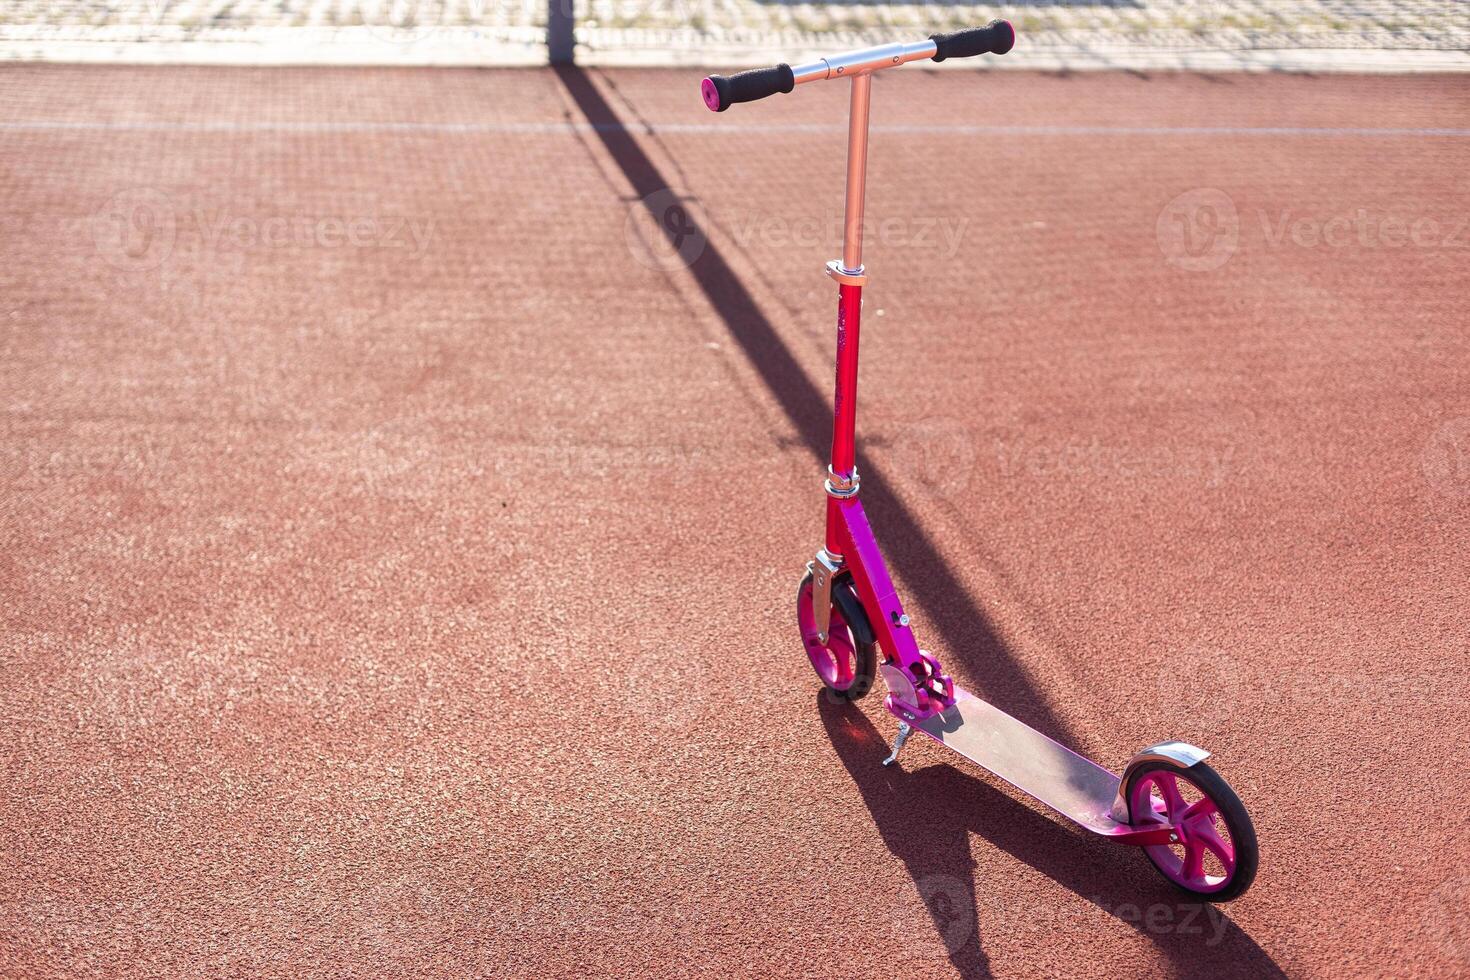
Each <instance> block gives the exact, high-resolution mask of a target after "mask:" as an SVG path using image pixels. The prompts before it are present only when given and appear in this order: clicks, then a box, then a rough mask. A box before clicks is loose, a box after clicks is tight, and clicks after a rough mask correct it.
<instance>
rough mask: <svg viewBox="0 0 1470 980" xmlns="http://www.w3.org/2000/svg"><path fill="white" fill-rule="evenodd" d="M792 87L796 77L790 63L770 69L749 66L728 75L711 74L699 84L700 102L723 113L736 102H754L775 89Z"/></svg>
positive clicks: (788, 89)
mask: <svg viewBox="0 0 1470 980" xmlns="http://www.w3.org/2000/svg"><path fill="white" fill-rule="evenodd" d="M794 88H796V76H795V75H793V74H792V73H791V66H790V65H784V64H783V65H777V66H776V67H774V68H752V69H751V70H750V71H741V72H736V73H735V74H733V75H731V76H730V77H729V78H726V77H725V76H724V75H711V76H710V77H709V78H706V79H705V80H704V82H703V83H702V84H701V85H700V92H701V93H702V94H703V95H704V104H705V105H707V106H709V107H710V108H711V109H713V110H714V111H715V112H724V111H725V110H726V109H728V108H730V107H731V106H732V105H734V104H735V103H737V102H754V101H755V100H756V99H764V98H765V97H766V96H768V95H775V94H776V93H778V92H790V91H791V90H792V89H794Z"/></svg>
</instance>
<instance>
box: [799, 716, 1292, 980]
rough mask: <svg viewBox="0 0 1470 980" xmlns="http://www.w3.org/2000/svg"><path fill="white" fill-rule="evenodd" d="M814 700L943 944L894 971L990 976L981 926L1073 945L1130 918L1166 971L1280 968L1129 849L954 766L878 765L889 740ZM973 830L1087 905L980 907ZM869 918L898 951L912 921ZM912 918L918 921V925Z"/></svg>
mask: <svg viewBox="0 0 1470 980" xmlns="http://www.w3.org/2000/svg"><path fill="white" fill-rule="evenodd" d="M816 702H817V710H818V712H820V714H821V717H822V724H823V725H824V726H825V727H826V729H827V735H828V737H829V738H831V739H832V747H833V749H834V750H836V752H837V756H838V758H839V759H841V760H842V764H843V765H844V766H845V767H846V768H847V771H848V773H849V774H850V775H851V776H852V780H853V782H854V784H856V786H857V788H858V792H859V793H861V794H862V797H863V802H864V803H865V804H866V805H867V807H868V812H869V813H870V814H871V815H872V817H873V824H874V826H875V827H876V828H877V830H878V833H879V835H880V836H881V837H882V838H883V843H884V844H885V845H887V847H888V850H889V851H890V852H891V853H892V854H893V855H894V856H895V857H897V858H898V859H899V860H901V861H903V863H904V867H905V869H907V871H908V873H909V875H910V877H912V878H913V880H914V885H915V887H916V888H917V890H918V892H919V897H920V898H921V899H922V901H923V904H924V906H925V907H926V908H927V909H928V913H929V918H930V920H932V924H933V928H934V931H935V932H936V933H937V934H938V938H939V943H937V944H932V943H926V944H921V945H919V946H915V947H913V949H920V950H923V951H924V952H923V955H924V956H925V957H927V958H928V960H929V962H928V963H927V964H926V963H924V962H916V963H911V964H905V963H902V962H900V963H896V964H895V966H897V967H899V968H900V970H901V972H905V973H909V972H912V973H916V974H917V973H929V972H933V966H934V962H933V961H934V959H936V958H937V959H939V960H941V961H942V960H943V959H945V958H948V960H949V962H950V964H951V965H952V966H953V967H954V969H955V970H956V971H957V972H958V973H959V974H960V975H961V976H963V977H983V976H990V975H991V969H990V961H989V958H988V957H987V956H986V955H985V948H984V944H985V942H986V938H987V936H991V935H993V936H997V937H1005V936H1012V937H1023V939H1024V941H1027V942H1030V943H1036V942H1038V941H1044V942H1047V943H1050V944H1052V945H1054V946H1056V947H1058V948H1062V949H1065V948H1068V947H1073V948H1080V947H1081V945H1082V943H1083V942H1084V941H1085V939H1086V938H1087V935H1088V934H1089V933H1091V934H1096V933H1099V932H1103V933H1107V932H1109V931H1116V930H1119V929H1127V928H1130V927H1131V928H1132V929H1133V930H1134V931H1135V932H1138V933H1139V934H1141V935H1143V936H1146V937H1147V938H1148V939H1149V940H1150V941H1152V942H1153V943H1154V944H1155V945H1156V946H1157V947H1158V948H1159V950H1160V951H1161V952H1162V953H1163V954H1164V955H1165V956H1167V957H1168V958H1169V960H1170V962H1171V966H1172V969H1171V970H1170V971H1169V973H1170V975H1171V976H1178V977H1200V978H1205V977H1208V978H1216V977H1253V978H1254V977H1261V978H1270V977H1284V976H1285V975H1286V974H1285V973H1284V972H1283V971H1282V970H1281V968H1280V967H1279V966H1278V965H1277V964H1276V962H1275V961H1274V960H1273V959H1272V958H1271V956H1270V955H1269V954H1268V953H1267V952H1266V951H1265V950H1263V949H1261V947H1260V946H1258V945H1257V944H1256V942H1255V940H1253V939H1252V938H1251V937H1250V936H1249V935H1247V934H1246V933H1245V932H1244V931H1242V930H1241V928H1240V927H1239V926H1237V925H1236V924H1235V923H1234V922H1232V921H1231V920H1230V918H1229V917H1228V915H1227V914H1226V912H1224V911H1222V910H1221V909H1220V908H1219V907H1218V906H1214V905H1208V904H1204V903H1200V902H1195V901H1191V900H1190V899H1189V898H1188V897H1186V896H1184V895H1183V894H1182V893H1180V892H1178V891H1176V890H1175V889H1174V888H1173V886H1171V885H1169V884H1167V883H1166V882H1164V881H1163V879H1162V878H1160V877H1159V876H1158V875H1156V874H1155V873H1154V871H1153V869H1152V867H1150V865H1149V864H1148V859H1147V858H1146V857H1145V856H1144V855H1143V854H1142V853H1141V852H1140V851H1139V850H1137V849H1136V848H1132V847H1122V846H1119V845H1116V844H1108V843H1106V842H1104V841H1099V840H1094V839H1092V838H1091V837H1090V836H1088V835H1087V834H1085V833H1079V832H1076V831H1073V830H1072V829H1071V828H1069V827H1066V826H1064V825H1060V824H1058V823H1057V822H1056V821H1053V820H1049V819H1047V818H1046V817H1045V816H1042V815H1041V814H1039V813H1036V812H1035V811H1033V810H1030V809H1028V808H1026V807H1024V806H1022V805H1021V804H1020V803H1017V802H1016V801H1015V800H1013V799H1010V798H1008V797H1007V796H1005V794H1003V793H1001V792H1000V791H999V790H997V789H995V788H994V787H992V786H990V785H989V784H987V783H985V782H983V781H981V780H979V779H975V778H972V777H971V776H970V775H969V774H967V773H964V772H961V771H960V770H958V769H956V768H955V767H954V766H949V765H938V766H927V767H925V768H923V769H919V770H917V771H914V772H906V771H903V770H902V769H901V768H899V767H891V768H890V767H885V766H882V765H880V764H879V760H880V759H882V758H883V756H884V755H885V754H886V753H887V752H888V746H887V745H886V744H885V743H884V741H883V738H882V736H880V735H879V734H878V730H877V729H876V728H875V727H874V726H873V723H872V722H871V721H869V720H868V717H867V716H866V715H864V714H863V712H862V711H861V710H859V709H858V708H857V707H855V706H854V705H852V704H851V703H849V702H845V701H838V700H836V699H834V698H831V697H828V696H827V695H826V694H825V692H819V693H818V694H817V697H816ZM971 834H976V835H978V836H980V837H981V838H983V839H984V840H986V841H988V842H989V843H991V844H993V845H995V846H996V847H998V848H1000V849H1001V850H1002V851H1004V852H1005V853H1006V854H1008V855H1011V856H1012V857H1014V858H1016V859H1017V860H1019V861H1023V862H1025V863H1026V864H1027V865H1029V866H1030V867H1032V868H1035V869H1036V870H1038V871H1040V872H1041V873H1042V874H1044V875H1046V876H1047V877H1049V878H1051V879H1052V880H1053V881H1055V882H1057V883H1058V884H1059V885H1061V886H1063V887H1064V888H1067V889H1069V890H1070V891H1072V892H1074V893H1075V894H1077V895H1080V896H1082V897H1083V898H1084V899H1086V900H1087V902H1088V905H1087V906H1085V907H1084V908H1085V911H1082V912H1079V911H1078V910H1077V908H1076V907H1075V906H1074V907H1073V908H1071V909H1070V910H1065V911H1064V910H1059V909H1056V908H1036V907H1030V906H1026V907H1017V906H1002V907H996V906H995V905H994V904H992V907H991V909H990V911H988V912H986V913H977V907H978V905H979V902H978V901H977V896H976V890H977V882H976V873H975V865H974V862H973V861H972V860H971V857H970V835H971ZM876 918H877V919H878V921H880V922H893V923H894V924H895V925H897V926H898V927H899V928H898V930H897V935H896V936H893V937H888V938H893V939H894V940H895V942H894V948H895V949H896V950H901V949H903V948H904V947H905V943H904V942H903V939H904V938H905V937H906V936H907V935H909V934H912V932H913V929H905V928H904V927H905V926H906V925H907V923H904V922H902V921H895V920H894V918H893V916H887V917H876ZM920 925H923V923H922V920H921V921H920V922H917V923H914V926H915V927H917V926H920ZM876 938H877V939H879V940H880V941H881V940H883V939H884V938H885V937H883V936H879V937H876ZM906 967H907V969H905V968H906Z"/></svg>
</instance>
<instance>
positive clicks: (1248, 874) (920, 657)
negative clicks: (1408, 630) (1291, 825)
mask: <svg viewBox="0 0 1470 980" xmlns="http://www.w3.org/2000/svg"><path fill="white" fill-rule="evenodd" d="M1014 43H1015V31H1014V30H1013V29H1012V28H1011V25H1010V24H1008V23H1006V22H1005V21H1000V20H997V21H992V22H991V23H990V24H988V25H986V26H985V27H980V28H974V29H971V30H967V31H958V32H955V33H953V34H935V35H932V36H931V37H930V38H929V39H928V40H927V41H920V42H915V43H910V44H888V45H880V46H878V47H873V48H865V49H862V50H859V51H850V52H847V53H845V54H841V55H836V56H833V57H830V58H823V59H821V60H820V61H816V62H812V63H810V64H804V65H798V66H796V67H794V68H793V67H792V66H790V65H785V64H782V65H777V66H775V67H773V68H763V69H755V70H752V71H746V72H741V73H739V74H736V75H732V76H730V77H728V78H726V77H723V76H720V75H712V76H710V77H709V78H706V79H705V80H704V82H703V84H702V86H701V93H702V95H703V97H704V101H705V104H706V105H707V106H708V107H709V108H710V109H712V110H714V111H716V112H723V111H724V110H726V109H728V108H729V107H730V106H731V105H733V104H735V103H739V102H751V101H755V100H756V99H762V98H765V97H767V96H770V95H775V94H777V93H782V92H790V91H792V90H793V89H794V88H795V87H796V86H797V85H800V84H804V83H807V82H813V81H821V80H825V79H837V78H850V79H851V82H852V89H851V99H850V103H849V107H848V138H847V198H846V214H845V218H844V222H843V241H842V258H841V259H836V260H833V261H831V262H829V263H827V270H826V271H827V275H828V276H830V277H831V278H833V279H834V280H836V281H837V284H838V285H837V372H836V383H835V388H834V399H833V412H832V453H831V459H830V462H829V465H828V467H827V476H826V481H825V490H826V494H827V527H826V538H825V543H824V546H823V547H822V548H820V549H818V551H817V552H816V555H815V557H814V558H813V559H812V560H811V561H810V562H809V563H808V564H807V567H806V575H805V576H804V577H803V578H802V581H801V583H800V585H799V587H798V590H797V610H796V611H797V625H798V628H799V630H800V632H801V636H802V641H803V643H804V645H805V647H806V651H807V656H808V658H809V659H810V660H811V663H812V667H813V669H815V670H816V672H817V675H818V677H819V678H820V679H821V681H822V683H823V684H824V685H825V686H826V687H827V688H828V690H829V691H830V692H832V693H833V694H834V695H836V696H838V697H841V698H845V699H847V700H857V699H858V698H861V697H863V696H864V695H866V694H867V693H868V690H869V689H870V687H871V685H872V683H873V681H874V680H875V679H876V678H877V677H878V676H881V677H882V679H883V682H884V685H885V686H886V687H887V690H888V694H887V697H886V698H885V699H884V706H885V707H886V708H887V709H888V711H889V712H891V713H892V714H893V715H894V716H895V717H896V718H897V719H898V722H899V726H898V736H897V738H896V739H895V741H894V746H893V752H892V753H891V754H890V755H889V756H888V757H887V758H886V759H884V760H882V762H883V765H885V766H886V765H892V764H893V763H894V762H896V761H897V759H898V754H899V751H900V750H901V749H902V748H903V746H904V743H905V742H906V741H907V740H908V738H909V736H910V734H911V733H912V732H914V731H920V732H922V733H924V734H925V735H927V736H929V737H930V738H931V739H933V740H934V741H935V742H938V743H939V744H941V745H945V746H947V747H949V748H951V749H953V750H955V751H956V752H958V753H959V754H960V755H963V756H965V757H966V758H968V759H970V760H971V761H972V762H975V763H977V764H978V765H980V766H982V767H983V768H985V769H987V770H989V771H990V772H991V773H993V774H995V775H996V776H998V777H1000V778H1001V779H1003V780H1005V781H1006V782H1008V783H1010V784H1011V785H1013V786H1015V787H1016V788H1017V789H1020V790H1021V791H1023V792H1025V793H1027V794H1029V795H1031V796H1033V797H1035V798H1036V799H1039V800H1041V801H1042V802H1043V803H1045V804H1047V805H1048V806H1050V807H1051V808H1052V809H1054V810H1056V811H1057V812H1059V813H1061V814H1062V815H1064V816H1066V817H1068V818H1069V819H1071V820H1073V821H1075V822H1076V823H1077V824H1079V825H1080V826H1082V827H1084V828H1086V829H1087V830H1089V831H1091V832H1092V833H1094V834H1097V835H1098V836H1101V837H1105V838H1107V839H1109V840H1112V841H1115V842H1118V843H1124V844H1132V845H1135V846H1138V847H1142V848H1143V849H1144V852H1145V853H1146V854H1147V855H1148V857H1149V859H1150V861H1152V862H1153V864H1154V866H1155V867H1156V868H1157V869H1158V870H1159V872H1160V873H1161V874H1163V875H1164V877H1166V878H1168V879H1169V880H1170V881H1172V882H1173V883H1175V884H1176V885H1178V886H1179V887H1180V888H1182V889H1184V890H1185V891H1187V892H1189V893H1191V894H1192V895H1195V896H1197V897H1200V898H1203V899H1206V900H1208V901H1226V900H1229V899H1233V898H1237V897H1239V896H1240V895H1242V894H1244V892H1245V891H1246V889H1247V888H1249V887H1250V885H1251V882H1252V881H1253V880H1254V878H1255V874H1256V869H1257V865H1258V863H1259V854H1258V848H1257V844H1256V836H1255V830H1254V828H1253V827H1252V825H1251V821H1250V817H1249V815H1248V814H1247V813H1246V810H1245V807H1244V805H1243V804H1242V803H1241V802H1240V800H1239V798H1238V797H1237V796H1236V795H1235V793H1234V792H1233V791H1232V790H1231V789H1230V787H1229V785H1228V784H1227V783H1226V782H1225V780H1224V779H1222V778H1221V777H1220V776H1219V774H1218V773H1216V772H1215V771H1214V770H1213V769H1212V768H1210V767H1209V766H1208V765H1206V764H1205V762H1204V760H1205V759H1206V758H1208V757H1209V753H1208V752H1206V751H1204V750H1203V749H1200V748H1198V747H1196V746H1193V745H1190V744H1188V743H1186V742H1176V741H1167V742H1160V743H1158V744H1157V745H1152V746H1150V747H1148V748H1146V749H1144V750H1142V751H1141V752H1138V753H1137V754H1135V755H1134V756H1133V758H1132V759H1131V760H1129V762H1128V764H1127V765H1126V766H1125V767H1124V769H1123V774H1122V775H1121V776H1118V775H1115V774H1114V773H1113V772H1111V771H1110V770H1108V769H1106V768H1104V767H1102V766H1100V765H1098V764H1097V763H1095V762H1092V761H1091V760H1090V759H1087V758H1084V757H1083V756H1080V755H1078V754H1077V753H1075V752H1073V751H1071V750H1070V749H1068V748H1067V747H1066V746H1064V745H1062V744H1060V743H1059V742H1056V741H1054V740H1052V739H1051V738H1049V737H1047V736H1046V735H1043V734H1042V733H1041V732H1038V731H1037V730H1035V729H1034V728H1031V727H1030V726H1029V725H1026V724H1024V723H1023V722H1021V721H1018V720H1017V719H1015V718H1012V717H1011V716H1010V715H1008V714H1006V713H1005V712H1003V711H1001V710H1000V709H999V708H996V707H994V706H993V705H990V704H988V703H986V702H985V701H983V700H981V699H980V698H978V697H975V696H974V695H972V694H970V693H969V692H968V691H965V690H963V689H961V688H958V687H956V686H955V684H954V681H953V680H952V679H951V678H950V677H949V675H947V674H946V673H945V672H944V670H943V668H942V666H941V665H940V662H939V660H938V659H937V658H935V657H934V656H933V655H931V654H930V653H929V652H927V651H925V650H922V649H920V648H919V645H918V642H917V640H916V639H915V637H914V634H913V630H912V628H911V626H910V620H909V616H908V614H907V613H905V612H904V608H903V603H902V601H901V600H900V599H899V596H898V592H897V590H896V589H895V588H894V585H893V581H892V579H891V578H890V577H889V574H888V568H887V566H886V565H885V564H884V561H883V555H882V553H881V552H880V551H879V549H878V542H877V539H876V538H875V536H874V534H873V530H872V527H871V526H870V525H869V523H868V518H867V515H866V514H865V513H864V512H863V506H862V504H861V503H860V502H859V500H858V492H859V489H860V480H859V476H858V472H857V464H856V423H857V382H858V350H859V341H860V338H861V333H862V297H863V287H864V285H865V284H866V282H867V270H866V268H865V267H864V265H863V240H862V238H863V235H862V233H863V201H864V194H865V190H866V183H867V156H868V115H869V111H868V110H869V104H870V100H871V95H872V75H873V73H874V72H876V71H880V70H883V69H886V68H894V67H898V66H900V65H903V64H906V63H908V62H911V61H918V60H924V59H933V60H934V61H944V60H945V59H947V58H961V57H971V56H974V55H980V54H1005V53H1006V52H1008V51H1010V50H1011V48H1012V46H1013V45H1014Z"/></svg>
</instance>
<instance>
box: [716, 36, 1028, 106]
mask: <svg viewBox="0 0 1470 980" xmlns="http://www.w3.org/2000/svg"><path fill="white" fill-rule="evenodd" d="M1015 43H1016V32H1015V29H1014V28H1012V27H1011V25H1010V23H1009V22H1008V21H1004V20H993V21H991V22H990V23H989V24H986V25H985V26H984V27H971V28H969V29H967V30H963V31H955V32H954V33H952V34H931V35H930V36H929V40H927V41H913V42H910V43H907V44H904V43H902V42H900V43H896V44H879V45H877V46H876V47H871V48H861V49H859V50H857V51H847V52H845V53H843V54H839V55H834V56H832V57H830V58H823V59H821V60H820V61H813V62H811V63H809V64H805V65H797V66H796V67H794V68H793V67H792V66H791V65H786V64H781V65H777V66H775V67H774V68H752V69H751V70H750V71H742V72H737V73H736V74H734V75H731V76H730V77H729V78H726V77H725V76H724V75H711V76H710V77H709V78H706V79H705V80H704V84H703V85H702V86H701V92H702V93H703V95H704V104H705V105H707V106H709V107H710V108H711V109H713V110H714V111H715V112H724V111H725V110H726V109H728V108H730V107H731V106H732V105H734V104H735V103H737V102H754V101H755V100H757V99H764V98H765V97H766V96H768V95H777V94H779V93H782V92H790V91H791V90H792V89H794V88H796V86H798V85H805V84H806V83H807V82H820V81H825V80H827V79H829V78H848V77H851V76H853V75H861V74H868V73H871V72H875V71H880V70H881V69H884V68H896V67H898V66H899V65H905V64H908V63H909V62H910V61H926V60H930V59H932V60H934V61H944V60H945V59H946V58H973V57H975V56H976V55H981V54H1005V53H1006V52H1007V51H1009V50H1011V45H1013V44H1015Z"/></svg>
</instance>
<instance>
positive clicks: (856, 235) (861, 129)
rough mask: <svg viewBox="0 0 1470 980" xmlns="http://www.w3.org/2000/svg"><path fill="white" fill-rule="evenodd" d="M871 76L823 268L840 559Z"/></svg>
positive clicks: (855, 114) (856, 98) (850, 126)
mask: <svg viewBox="0 0 1470 980" xmlns="http://www.w3.org/2000/svg"><path fill="white" fill-rule="evenodd" d="M872 84H873V76H872V75H870V74H868V73H866V72H863V73H860V74H856V75H853V76H852V100H851V103H850V105H849V108H848V119H847V214H846V217H845V220H844V221H843V227H842V259H841V261H840V262H832V263H829V264H828V266H827V272H828V274H829V275H831V276H832V277H833V278H834V279H836V280H837V281H838V284H839V285H838V300H837V383H836V387H835V390H834V393H833V398H832V459H831V466H830V479H829V480H828V483H827V492H828V497H827V552H828V553H829V554H831V555H834V556H837V555H841V554H842V552H841V550H840V544H839V541H840V536H839V534H838V527H837V525H838V523H839V520H840V518H839V517H838V515H837V502H838V500H840V499H842V498H844V497H849V496H852V495H853V494H855V493H857V487H858V479H857V468H856V462H855V461H856V454H857V449H856V441H857V435H856V433H857V373H858V337H859V334H860V328H861V321H862V309H863V282H864V281H865V280H866V279H867V276H866V273H865V271H864V269H863V191H864V189H865V187H866V184H867V178H868V102H869V96H870V95H871V93H872Z"/></svg>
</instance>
